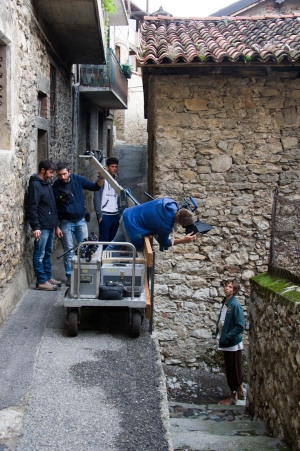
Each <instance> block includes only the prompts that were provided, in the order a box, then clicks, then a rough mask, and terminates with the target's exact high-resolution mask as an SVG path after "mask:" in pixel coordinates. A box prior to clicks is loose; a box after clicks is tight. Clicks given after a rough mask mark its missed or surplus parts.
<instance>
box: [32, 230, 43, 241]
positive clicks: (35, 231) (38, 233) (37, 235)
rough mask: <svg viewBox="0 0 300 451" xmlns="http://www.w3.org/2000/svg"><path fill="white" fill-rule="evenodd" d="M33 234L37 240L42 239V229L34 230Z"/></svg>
mask: <svg viewBox="0 0 300 451" xmlns="http://www.w3.org/2000/svg"><path fill="white" fill-rule="evenodd" d="M32 236H33V238H34V239H35V240H36V241H38V240H39V239H40V236H41V231H40V230H34V231H33V232H32Z"/></svg>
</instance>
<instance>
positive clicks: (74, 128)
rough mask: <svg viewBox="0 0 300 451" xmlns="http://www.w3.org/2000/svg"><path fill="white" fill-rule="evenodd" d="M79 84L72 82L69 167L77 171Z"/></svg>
mask: <svg viewBox="0 0 300 451" xmlns="http://www.w3.org/2000/svg"><path fill="white" fill-rule="evenodd" d="M79 86H80V83H74V84H73V105H72V152H71V167H72V168H74V164H75V172H77V169H78V168H77V154H78V127H79V107H80V102H79Z"/></svg>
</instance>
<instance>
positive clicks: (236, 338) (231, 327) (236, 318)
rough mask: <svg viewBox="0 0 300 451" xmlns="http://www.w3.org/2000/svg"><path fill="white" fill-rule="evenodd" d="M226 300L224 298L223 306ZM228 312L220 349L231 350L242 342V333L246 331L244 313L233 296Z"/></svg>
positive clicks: (228, 303) (229, 302) (228, 305)
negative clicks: (230, 348)
mask: <svg viewBox="0 0 300 451" xmlns="http://www.w3.org/2000/svg"><path fill="white" fill-rule="evenodd" d="M225 301H226V298H224V300H223V302H222V306H221V310H222V307H223V305H224V304H225ZM226 305H227V312H226V316H225V321H224V325H223V329H222V333H221V337H220V340H219V347H220V348H229V347H231V346H235V345H238V344H239V343H241V341H242V339H243V338H242V332H243V331H244V329H245V320H244V313H243V309H242V306H241V304H240V303H239V301H238V300H237V299H236V298H235V297H234V296H232V297H231V298H230V299H229V301H228V302H227V304H226ZM221 310H220V314H219V318H218V322H217V328H216V337H217V335H218V332H219V329H218V324H219V321H220V317H221Z"/></svg>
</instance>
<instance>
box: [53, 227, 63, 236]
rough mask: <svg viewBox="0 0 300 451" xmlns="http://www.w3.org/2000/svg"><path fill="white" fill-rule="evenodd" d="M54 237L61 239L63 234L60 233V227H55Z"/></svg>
mask: <svg viewBox="0 0 300 451" xmlns="http://www.w3.org/2000/svg"><path fill="white" fill-rule="evenodd" d="M55 235H56V236H57V238H62V237H63V233H62V231H61V229H60V227H55Z"/></svg>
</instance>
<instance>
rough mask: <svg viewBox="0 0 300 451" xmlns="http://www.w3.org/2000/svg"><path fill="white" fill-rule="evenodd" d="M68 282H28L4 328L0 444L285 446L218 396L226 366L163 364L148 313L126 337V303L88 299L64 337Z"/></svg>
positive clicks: (41, 450) (95, 449) (147, 449)
mask: <svg viewBox="0 0 300 451" xmlns="http://www.w3.org/2000/svg"><path fill="white" fill-rule="evenodd" d="M56 254H57V252H56ZM53 261H54V276H55V277H56V278H59V277H61V274H62V262H61V260H57V259H56V257H55V256H54V258H53ZM64 290H65V287H64V286H63V287H62V288H61V289H60V291H57V292H52V293H49V292H48V293H47V292H40V291H35V290H34V285H32V286H31V289H29V290H27V291H26V292H25V294H24V296H23V298H22V299H21V300H20V302H19V303H18V304H17V306H16V308H15V309H14V311H13V313H12V314H11V315H10V317H9V318H8V320H7V321H6V322H5V323H4V325H3V326H2V327H1V329H0V339H1V348H0V362H1V363H0V368H1V370H0V371H1V372H0V375H1V376H0V377H1V393H0V409H1V410H0V451H46V450H50V451H55V450H59V451H71V450H72V451H108V450H112V451H172V450H174V451H223V450H224V451H225V450H226V451H237V450H239V451H241V450H245V451H246V450H249V451H250V450H251V451H252V450H253V451H258V450H259V451H275V450H276V451H278V450H281V451H289V448H287V447H285V446H284V445H283V444H282V443H281V442H280V440H278V439H276V438H273V437H270V436H269V435H268V431H267V430H266V428H265V425H264V423H263V422H261V421H253V419H252V418H251V416H250V415H249V414H247V412H246V406H245V401H239V405H237V406H225V407H224V406H222V407H221V406H219V405H218V400H219V399H220V398H221V397H222V395H224V394H226V380H225V377H224V376H223V375H211V374H208V373H207V374H206V375H205V374H204V373H199V372H197V371H191V370H188V368H180V367H178V368H173V367H170V366H166V365H162V364H161V361H160V358H159V354H158V351H157V349H158V347H157V344H156V342H155V333H154V334H153V335H152V336H151V335H150V334H149V332H148V327H149V325H148V322H147V321H145V323H144V324H143V329H142V333H141V336H140V337H139V338H137V339H132V338H131V336H130V334H129V333H128V318H127V311H121V310H116V309H112V310H109V309H106V310H105V311H103V310H102V311H101V312H100V311H95V309H92V308H86V309H85V310H84V314H83V315H82V320H81V325H80V332H79V334H78V336H77V337H76V338H70V337H68V336H67V331H66V327H65V310H64V307H63V298H64ZM163 369H164V370H165V375H164V371H163ZM166 382H167V387H168V390H166ZM167 393H168V394H167ZM167 396H168V397H169V402H168V399H167ZM192 399H194V400H195V401H194V404H192V403H191V402H192ZM184 401H188V402H184ZM168 410H169V412H168Z"/></svg>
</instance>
